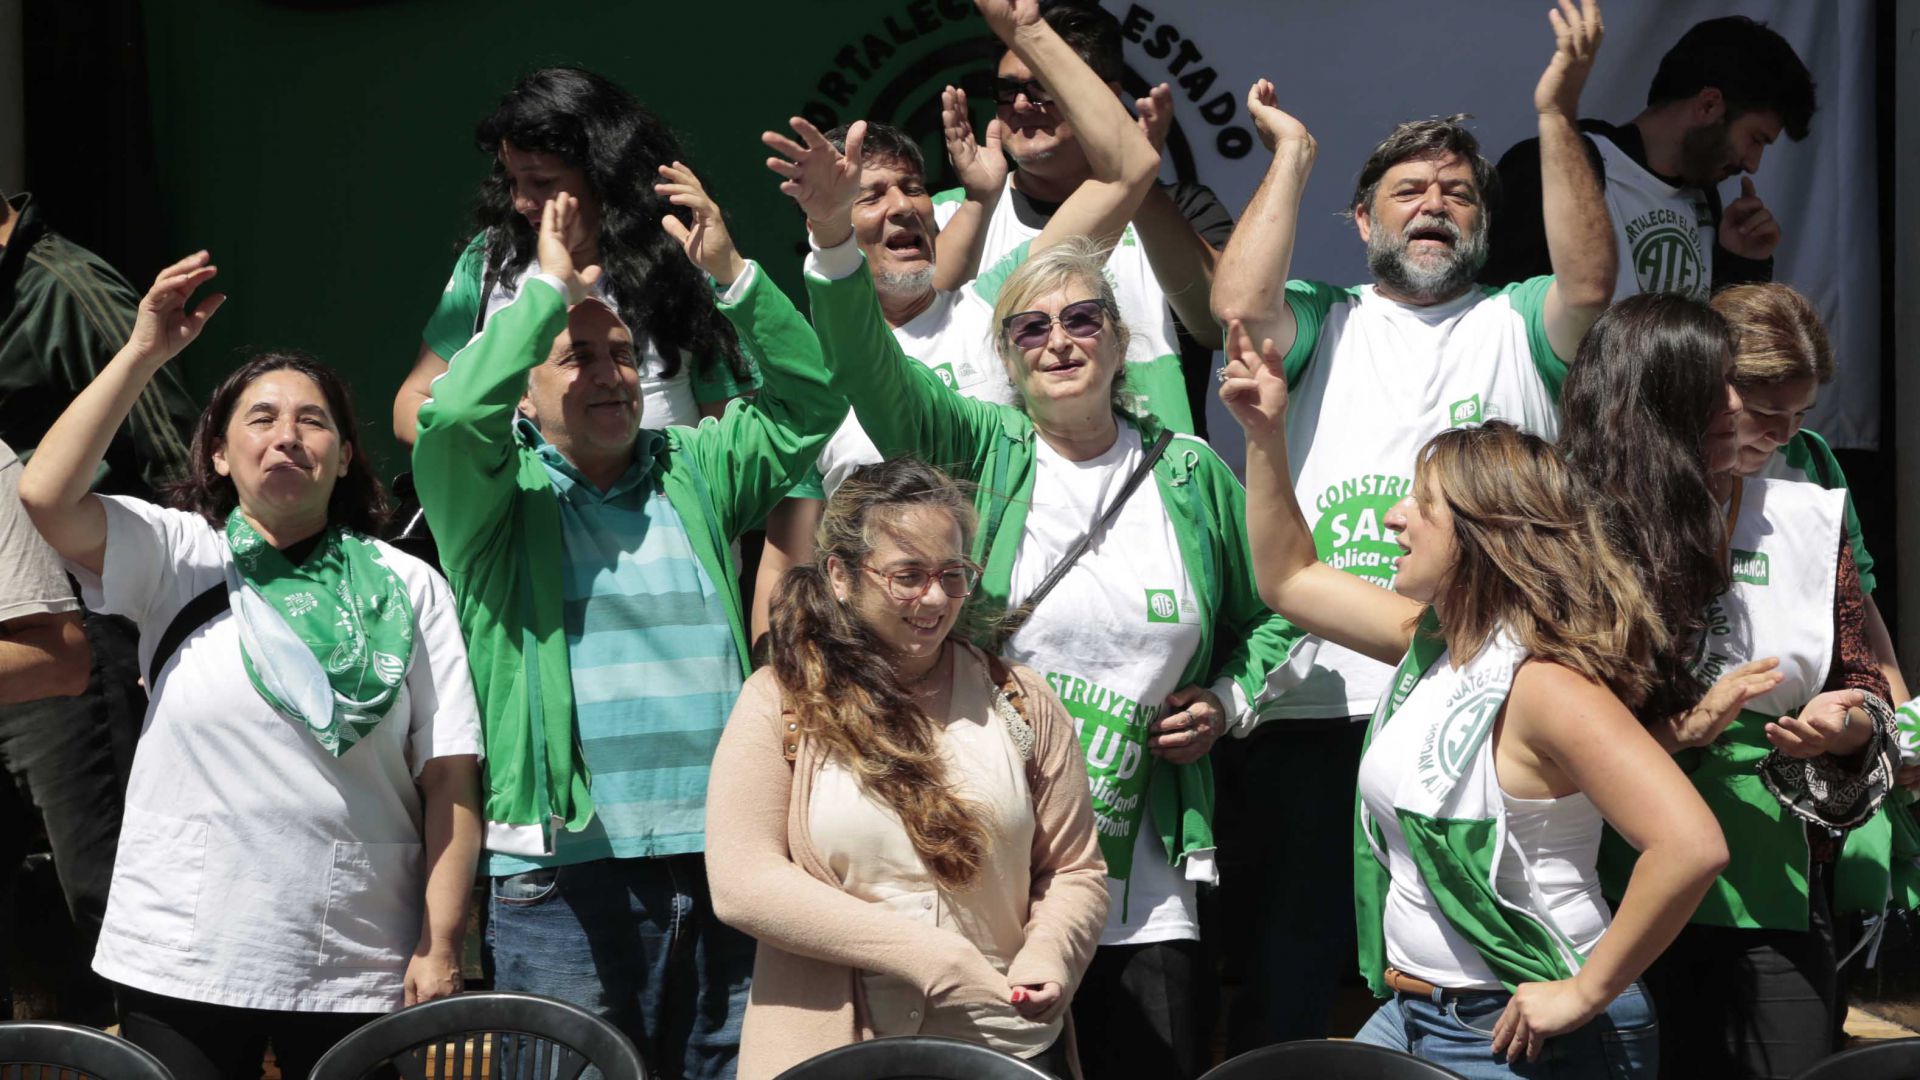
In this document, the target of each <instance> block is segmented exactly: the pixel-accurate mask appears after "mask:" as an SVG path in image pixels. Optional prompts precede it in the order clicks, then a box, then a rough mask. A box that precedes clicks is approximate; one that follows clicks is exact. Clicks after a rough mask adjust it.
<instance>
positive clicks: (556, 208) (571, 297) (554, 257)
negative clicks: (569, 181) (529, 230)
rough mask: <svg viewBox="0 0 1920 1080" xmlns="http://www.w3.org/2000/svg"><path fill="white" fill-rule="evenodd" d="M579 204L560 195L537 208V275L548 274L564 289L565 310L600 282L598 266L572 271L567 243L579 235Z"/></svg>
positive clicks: (571, 251)
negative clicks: (538, 219) (538, 273)
mask: <svg viewBox="0 0 1920 1080" xmlns="http://www.w3.org/2000/svg"><path fill="white" fill-rule="evenodd" d="M579 215H580V200H579V199H576V198H574V197H573V196H572V195H569V194H568V193H566V192H564V191H563V192H561V193H559V194H558V195H555V196H554V197H553V198H551V199H548V200H547V205H545V206H543V207H541V208H540V236H539V239H538V241H537V243H536V248H535V250H536V252H537V253H538V255H539V259H540V272H541V273H543V274H552V275H553V276H554V277H557V278H559V279H560V283H561V284H562V285H565V286H566V288H567V306H568V307H572V306H573V305H574V304H577V303H579V302H580V301H582V300H585V299H586V298H587V297H588V296H591V295H592V294H593V283H594V282H596V281H598V280H600V268H599V267H598V266H587V267H575V266H574V265H573V245H572V244H571V243H569V240H570V239H572V238H574V237H575V236H576V235H577V234H578V231H579Z"/></svg>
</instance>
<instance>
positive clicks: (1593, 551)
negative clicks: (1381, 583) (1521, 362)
mask: <svg viewBox="0 0 1920 1080" xmlns="http://www.w3.org/2000/svg"><path fill="white" fill-rule="evenodd" d="M1228 356H1229V361H1228V365H1227V368H1226V370H1225V372H1224V373H1223V374H1224V379H1223V383H1222V387H1221V391H1220V396H1221V399H1222V400H1223V401H1224V402H1226V404H1227V407H1228V408H1229V409H1230V410H1231V411H1232V412H1233V413H1234V416H1235V418H1236V419H1237V420H1239V422H1240V424H1241V426H1242V427H1243V428H1245V429H1246V432H1247V531H1248V538H1249V541H1250V543H1251V545H1252V549H1253V559H1254V569H1255V574H1256V577H1257V579H1258V583H1259V587H1260V593H1261V596H1262V598H1263V599H1265V600H1266V602H1267V603H1268V605H1269V606H1271V607H1272V608H1273V609H1274V610H1275V611H1278V612H1280V613H1281V614H1282V615H1284V616H1286V617H1287V618H1288V619H1290V620H1293V621H1294V622H1296V623H1298V624H1299V625H1300V626H1301V628H1302V629H1305V630H1307V631H1308V632H1309V633H1313V634H1317V635H1320V636H1322V637H1325V638H1327V639H1328V640H1330V641H1334V642H1338V643H1340V644H1342V645H1345V646H1347V647H1349V648H1352V649H1354V650H1356V651H1359V652H1362V653H1365V654H1366V655H1369V656H1372V657H1375V658H1376V659H1379V660H1382V661H1384V662H1389V663H1392V662H1398V663H1399V665H1400V667H1399V670H1398V671H1397V672H1396V673H1395V675H1394V679H1393V682H1392V684H1391V687H1390V692H1389V696H1388V697H1387V698H1386V699H1385V700H1383V701H1382V702H1381V705H1380V708H1379V711H1378V712H1377V713H1376V714H1375V716H1374V720H1373V725H1372V729H1371V731H1370V734H1369V748H1368V751H1367V753H1366V755H1365V757H1364V758H1363V759H1362V762H1361V767H1360V785H1359V786H1360V792H1361V806H1360V812H1359V818H1360V820H1359V832H1360V838H1359V839H1358V841H1357V846H1356V851H1355V877H1356V890H1355V895H1356V900H1357V904H1358V908H1359V911H1358V922H1359V932H1360V940H1361V945H1360V950H1361V964H1362V974H1363V975H1365V976H1366V977H1367V980H1368V982H1369V984H1370V985H1371V986H1372V987H1373V989H1374V991H1375V993H1377V994H1379V995H1381V996H1382V997H1388V996H1389V995H1391V997H1390V1000H1388V1002H1387V1003H1386V1004H1385V1005H1383V1006H1382V1007H1381V1008H1380V1010H1379V1011H1378V1012H1377V1013H1376V1014H1375V1015H1374V1017H1373V1019H1372V1020H1370V1021H1369V1022H1368V1023H1367V1025H1366V1027H1365V1028H1364V1029H1363V1030H1362V1031H1361V1032H1360V1035H1359V1036H1358V1037H1359V1039H1360V1040H1361V1041H1364V1042H1372V1043H1376V1044H1381V1045H1386V1046H1391V1047H1393V1048H1395V1049H1399V1050H1403V1051H1407V1052H1410V1053H1413V1054H1415V1055H1416V1056H1420V1057H1423V1058H1426V1059H1428V1060H1431V1061H1435V1062H1436V1063H1438V1064H1442V1065H1444V1066H1446V1067H1447V1068H1450V1069H1453V1070H1454V1071H1456V1072H1459V1073H1461V1074H1463V1075H1467V1076H1472V1077H1508V1076H1537V1075H1544V1074H1543V1073H1542V1072H1540V1071H1539V1070H1542V1069H1545V1070H1548V1071H1549V1072H1550V1073H1551V1075H1553V1076H1556V1077H1564V1076H1578V1077H1586V1076H1593V1077H1618V1076H1635V1077H1639V1076H1645V1077H1651V1076H1652V1075H1653V1071H1652V1070H1653V1065H1654V1056H1655V1046H1654V1041H1655V1028H1654V1026H1653V1022H1652V1015H1651V1008H1650V1006H1649V1005H1648V1003H1647V1002H1646V1000H1645V998H1644V997H1643V996H1642V995H1641V993H1640V991H1639V988H1638V986H1637V985H1636V983H1635V980H1637V979H1638V978H1639V976H1640V973H1641V972H1642V971H1643V970H1644V969H1645V968H1646V966H1647V964H1648V963H1650V962H1651V961H1652V960H1653V958H1654V957H1655V956H1657V955H1658V954H1659V953H1660V951H1661V950H1662V949H1664V948H1665V947H1666V945H1667V943H1668V942H1669V941H1671V940H1672V939H1673V936H1674V934H1676V933H1677V932H1678V931H1679V929H1680V927H1681V926H1682V925H1683V924H1684V923H1685V922H1686V919H1687V916H1688V914H1689V913H1690V912H1691V911H1692V910H1693V908H1694V905H1695V904H1697V903H1698V902H1699V899H1700V896H1701V895H1702V894H1703V893H1704V892H1705V890H1706V888H1707V886H1708V884H1709V883H1710V882H1711V881H1712V880H1713V877H1714V875H1715V874H1716V873H1717V872H1718V871H1719V869H1720V868H1721V867H1722V866H1724V865H1725V862H1726V847H1725V844H1724V841H1723V840H1722V838H1721V835H1720V829H1719V827H1718V825H1717V824H1716V823H1715V822H1714V819H1713V815H1712V814H1711V813H1710V812H1709V811H1708V809H1707V807H1706V806H1705V804H1704V803H1703V802H1702V801H1701V799H1700V797H1699V795H1698V794H1697V793H1695V792H1694V791H1693V789H1692V787H1691V785H1689V784H1688V783H1687V780H1686V778H1685V777H1684V776H1683V775H1682V774H1681V773H1680V770H1679V769H1678V768H1677V767H1676V766H1675V765H1674V764H1673V762H1672V760H1671V759H1670V758H1669V757H1668V756H1667V755H1666V753H1665V752H1664V751H1662V750H1661V748H1660V746H1659V744H1658V743H1656V742H1655V741H1654V739H1653V738H1652V737H1651V736H1650V735H1649V734H1648V733H1647V732H1646V730H1645V729H1643V728H1642V727H1641V726H1640V724H1639V723H1638V722H1637V721H1636V720H1635V719H1634V716H1633V714H1632V713H1631V712H1630V711H1629V708H1628V706H1629V705H1631V704H1637V703H1638V701H1639V699H1640V698H1641V697H1643V696H1644V695H1645V693H1646V691H1647V686H1648V682H1649V678H1650V675H1651V672H1650V669H1649V667H1648V663H1647V659H1648V657H1649V655H1650V654H1651V652H1652V651H1653V649H1654V648H1656V647H1658V646H1660V645H1663V644H1664V631H1663V630H1662V628H1661V626H1660V623H1659V622H1658V620H1657V619H1656V618H1655V617H1654V614H1653V611H1652V608H1651V607H1650V605H1649V604H1648V603H1647V600H1646V597H1645V594H1644V592H1643V590H1642V589H1641V587H1640V585H1639V582H1638V580H1637V579H1636V577H1635V575H1634V573H1633V571H1632V569H1631V568H1630V567H1629V566H1628V565H1627V564H1626V563H1625V562H1623V561H1622V560H1621V559H1620V557H1619V556H1618V555H1617V554H1616V553H1615V552H1614V550H1613V548H1612V546H1611V545H1610V544H1609V543H1608V541H1607V539H1606V536H1605V533H1604V531H1603V530H1602V529H1601V528H1600V526H1599V522H1598V519H1597V518H1595V517H1594V516H1593V515H1592V513H1591V511H1590V510H1588V509H1587V508H1586V507H1585V506H1584V505H1583V500H1582V499H1580V498H1579V496H1578V493H1577V491H1576V489H1575V486H1574V483H1573V481H1572V478H1571V476H1570V474H1569V473H1568V472H1567V470H1566V468H1565V467H1564V466H1563V465H1562V464H1561V462H1560V460H1559V458H1558V457H1556V456H1555V454H1554V453H1553V450H1552V447H1550V446H1549V445H1548V444H1547V443H1545V442H1544V441H1542V440H1541V439H1539V438H1538V437H1536V436H1533V435H1529V434H1526V433H1524V432H1521V431H1520V430H1519V429H1517V428H1515V427H1513V426H1512V425H1510V424H1505V423H1501V422H1497V421H1496V422H1493V423H1489V424H1487V425H1485V426H1482V427H1476V428H1459V429H1454V430H1451V431H1447V432H1443V433H1442V434H1440V435H1438V436H1435V437H1434V438H1433V439H1432V440H1431V441H1430V442H1428V443H1427V445H1426V446H1425V447H1424V448H1423V449H1422V451H1421V453H1420V461H1419V464H1418V466H1417V468H1416V473H1415V492H1416V494H1414V495H1412V496H1410V497H1408V498H1407V499H1405V500H1403V501H1402V502H1401V503H1399V504H1398V505H1397V506H1395V507H1394V509H1393V510H1392V511H1391V512H1390V513H1389V514H1388V516H1387V518H1386V522H1387V524H1388V526H1389V527H1390V528H1392V529H1394V530H1395V531H1396V532H1397V533H1398V534H1399V536H1398V542H1399V544H1400V547H1401V548H1402V550H1404V551H1405V552H1406V554H1404V555H1402V556H1401V557H1400V558H1399V559H1396V560H1395V570H1396V577H1395V580H1394V585H1393V591H1391V592H1389V591H1386V590H1382V589H1380V588H1378V587H1377V586H1373V585H1371V584H1368V583H1367V582H1365V581H1362V580H1361V579H1359V578H1356V577H1353V576H1352V575H1349V574H1346V573H1343V572H1341V571H1339V570H1336V569H1334V568H1332V567H1329V566H1325V565H1323V564H1321V563H1320V562H1319V561H1318V559H1317V557H1316V555H1315V550H1314V542H1313V536H1312V534H1311V533H1310V532H1309V530H1308V528H1307V524H1306V519H1305V517H1304V516H1303V514H1302V512H1301V510H1300V506H1299V503H1298V502H1297V500H1296V499H1295V497H1294V494H1293V485H1292V481H1291V479H1290V475H1289V472H1288V468H1287V457H1286V407H1287V397H1286V379H1285V375H1284V372H1283V368H1282V365H1281V357H1280V355H1279V354H1278V352H1277V350H1275V349H1274V348H1273V345H1272V343H1271V342H1267V343H1266V344H1265V347H1264V348H1263V349H1256V348H1255V347H1254V346H1253V343H1252V341H1251V340H1250V339H1249V338H1248V337H1247V334H1246V331H1245V329H1244V328H1243V327H1241V326H1240V325H1239V323H1237V322H1236V323H1234V324H1233V326H1232V328H1231V333H1230V338H1229V349H1228ZM1403 657H1404V658H1403ZM1603 820H1604V821H1605V822H1606V823H1607V824H1610V825H1612V826H1613V827H1614V828H1615V829H1616V830H1618V831H1619V832H1620V833H1621V834H1623V835H1624V836H1626V837H1627V838H1628V839H1629V840H1631V841H1632V842H1633V843H1634V844H1635V845H1636V846H1638V847H1640V848H1641V849H1642V852H1643V854H1642V857H1641V859H1640V863H1639V869H1638V870H1637V871H1636V872H1635V874H1634V877H1633V880H1632V882H1631V884H1630V885H1629V887H1628V889H1627V893H1626V895H1625V897H1624V898H1623V900H1622V902H1621V905H1620V907H1619V910H1618V913H1617V915H1616V916H1614V917H1613V918H1612V919H1611V925H1609V916H1608V913H1607V909H1606V907H1605V906H1604V905H1603V904H1602V902H1601V901H1600V899H1599V897H1598V872H1597V869H1596V851H1597V848H1598V845H1599V840H1600V826H1601V823H1602V821H1603ZM1359 844H1364V845H1365V848H1366V850H1362V849H1361V848H1360V847H1359V846H1358V845H1359Z"/></svg>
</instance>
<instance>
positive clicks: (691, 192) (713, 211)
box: [653, 161, 747, 288]
mask: <svg viewBox="0 0 1920 1080" xmlns="http://www.w3.org/2000/svg"><path fill="white" fill-rule="evenodd" d="M660 175H661V176H662V177H663V178H664V179H663V180H662V181H661V182H660V183H657V184H655V185H653V190H654V192H655V193H656V194H658V195H660V196H662V197H663V198H665V199H666V200H667V201H668V202H670V203H672V204H673V205H675V206H679V207H684V208H685V209H686V210H687V211H688V212H689V213H691V214H692V215H693V224H692V225H691V226H689V225H688V224H687V223H686V222H683V221H681V220H680V219H679V218H678V217H675V216H674V215H672V214H668V215H666V216H665V217H663V218H661V219H660V227H661V228H663V229H665V230H667V235H668V236H671V237H673V238H674V239H675V240H677V241H679V242H680V247H681V249H682V250H684V251H685V252H686V253H687V258H688V259H689V260H690V261H692V263H693V265H695V266H697V267H699V268H700V269H702V270H704V271H706V272H707V274H708V276H710V277H712V278H713V280H714V281H716V282H718V283H719V284H720V286H721V287H722V288H725V287H726V286H728V285H731V284H733V283H734V282H735V281H738V280H739V279H740V275H741V274H744V273H746V272H747V262H746V260H745V259H742V258H741V257H740V252H739V250H738V249H736V248H735V247H734V246H733V237H732V235H730V234H729V233H728V232H727V222H726V218H724V217H723V216H721V214H720V206H719V204H717V203H715V202H714V201H713V196H711V195H708V194H707V189H706V188H705V187H704V186H703V185H702V184H701V183H700V178H699V177H698V176H695V175H694V174H693V170H692V169H689V168H687V167H686V166H685V165H683V164H681V163H680V162H678V161H676V162H674V163H673V164H671V165H662V166H660Z"/></svg>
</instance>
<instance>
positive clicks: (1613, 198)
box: [1480, 15, 1814, 300]
mask: <svg viewBox="0 0 1920 1080" xmlns="http://www.w3.org/2000/svg"><path fill="white" fill-rule="evenodd" d="M1813 112H1814V94H1813V76H1812V75H1810V74H1809V73H1808V72H1807V66H1806V64H1804V63H1802V62H1801V60H1800V57H1799V56H1798V55H1797V54H1796V53H1795V52H1794V51H1793V46H1792V45H1790V44H1788V43H1787V40H1786V39H1785V38H1783V37H1781V36H1780V35H1779V34H1778V33H1776V32H1775V31H1773V30H1771V29H1768V27H1767V24H1765V23H1762V22H1755V21H1754V20H1752V19H1749V18H1747V17H1746V16H1744V15H1729V16H1727V17H1725V18H1719V19H1708V20H1706V21H1705V22H1702V23H1697V24H1695V25H1694V27H1693V28H1692V29H1690V30H1688V31H1687V32H1686V33H1685V34H1683V35H1681V37H1680V40H1679V41H1678V42H1676V43H1675V44H1674V46H1673V48H1672V49H1670V50H1668V52H1667V54H1666V55H1665V56H1663V57H1661V59H1660V68H1659V70H1658V71H1657V72H1655V73H1654V76H1653V83H1652V85H1651V86H1649V87H1648V89H1647V107H1646V108H1645V109H1643V110H1641V112H1640V115H1638V116H1636V117H1634V118H1633V119H1632V120H1631V121H1629V122H1627V123H1625V124H1621V125H1618V126H1616V125H1613V124H1609V123H1607V122H1606V121H1604V120H1582V121H1580V125H1579V127H1580V131H1581V132H1582V134H1583V135H1584V136H1585V139H1584V140H1583V141H1584V142H1585V144H1586V149H1587V153H1588V155H1589V158H1588V160H1590V161H1591V162H1592V163H1593V167H1594V170H1595V171H1596V172H1597V173H1598V174H1599V176H1600V183H1601V185H1602V186H1603V187H1604V188H1605V189H1606V195H1607V209H1608V210H1609V211H1610V212H1611V215H1612V218H1613V229H1614V237H1615V242H1616V244H1617V245H1618V248H1619V255H1620V271H1619V279H1618V280H1617V282H1616V283H1615V285H1614V293H1613V298H1614V299H1615V300H1619V299H1622V298H1624V297H1628V296H1632V295H1634V294H1635V293H1642V292H1680V293H1687V294H1688V295H1691V296H1694V297H1697V298H1698V299H1701V300H1705V299H1707V298H1708V297H1709V296H1711V295H1712V294H1713V293H1716V292H1719V291H1720V290H1721V289H1723V288H1726V287H1727V286H1729V285H1741V284H1747V283H1751V282H1761V281H1771V280H1773V252H1774V249H1775V248H1777V247H1779V246H1780V224H1779V222H1777V221H1775V220H1774V217H1773V214H1772V212H1771V211H1769V210H1768V209H1767V206H1766V204H1765V203H1764V202H1762V201H1761V199H1760V195H1759V192H1758V190H1757V189H1756V188H1755V187H1754V183H1753V181H1752V180H1751V179H1750V178H1749V177H1751V175H1752V174H1754V173H1757V172H1759V171H1760V159H1761V158H1762V157H1763V156H1764V155H1765V154H1766V152H1767V147H1769V146H1771V145H1773V143H1774V142H1775V141H1776V140H1778V139H1779V138H1780V136H1781V135H1783V134H1784V135H1786V137H1787V138H1789V139H1792V140H1793V141H1795V142H1799V141H1800V140H1802V139H1804V138H1806V137H1807V128H1808V125H1809V124H1810V123H1811V121H1812V119H1813ZM1499 172H1500V187H1501V196H1502V197H1501V207H1502V209H1501V213H1500V216H1499V218H1498V220H1497V221H1496V222H1495V225H1494V229H1493V233H1492V248H1493V252H1492V257H1491V258H1490V259H1489V260H1488V261H1487V265H1486V268H1485V269H1484V270H1483V271H1482V272H1481V274H1480V280H1481V281H1482V282H1484V283H1486V284H1488V285H1505V284H1508V283H1509V282H1515V281H1524V280H1526V279H1527V278H1529V277H1532V276H1534V275H1536V274H1544V273H1547V272H1548V270H1547V267H1548V255H1547V239H1546V231H1545V230H1546V226H1545V222H1544V220H1543V218H1542V216H1541V213H1540V209H1539V208H1540V204H1541V198H1540V196H1541V190H1540V185H1541V171H1540V143H1539V141H1538V140H1535V139H1528V140H1527V141H1526V142H1523V143H1519V144H1516V145H1515V146H1514V147H1513V149H1511V150H1508V151H1507V153H1506V156H1504V157H1502V158H1501V159H1500V166H1499ZM1736 174H1745V175H1742V176H1741V179H1740V195H1739V197H1738V198H1736V199H1734V200H1733V201H1732V202H1731V203H1728V204H1727V205H1726V206H1724V207H1722V206H1721V204H1720V192H1719V191H1718V190H1717V189H1718V188H1719V185H1720V183H1721V182H1722V181H1724V180H1726V179H1727V178H1728V177H1731V176H1734V175H1736Z"/></svg>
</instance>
